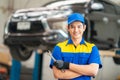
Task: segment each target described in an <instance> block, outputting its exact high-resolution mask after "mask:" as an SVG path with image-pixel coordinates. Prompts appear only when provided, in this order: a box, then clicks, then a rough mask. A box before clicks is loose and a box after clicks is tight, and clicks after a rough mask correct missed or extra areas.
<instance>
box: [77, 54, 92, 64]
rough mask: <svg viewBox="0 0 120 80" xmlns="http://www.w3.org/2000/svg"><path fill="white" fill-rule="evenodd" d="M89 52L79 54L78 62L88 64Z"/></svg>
mask: <svg viewBox="0 0 120 80" xmlns="http://www.w3.org/2000/svg"><path fill="white" fill-rule="evenodd" d="M89 56H90V55H89V54H80V55H79V57H78V64H88V60H89Z"/></svg>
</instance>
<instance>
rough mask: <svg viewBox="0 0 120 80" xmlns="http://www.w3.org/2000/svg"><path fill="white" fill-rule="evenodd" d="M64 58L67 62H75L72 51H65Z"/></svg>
mask: <svg viewBox="0 0 120 80" xmlns="http://www.w3.org/2000/svg"><path fill="white" fill-rule="evenodd" d="M62 59H63V60H64V61H65V62H73V59H74V55H73V54H70V53H67V54H66V53H64V54H63V55H62Z"/></svg>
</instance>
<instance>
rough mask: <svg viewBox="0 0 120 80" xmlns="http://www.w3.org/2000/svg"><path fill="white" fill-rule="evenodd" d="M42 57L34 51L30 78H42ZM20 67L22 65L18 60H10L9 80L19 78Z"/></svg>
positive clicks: (33, 79)
mask: <svg viewBox="0 0 120 80" xmlns="http://www.w3.org/2000/svg"><path fill="white" fill-rule="evenodd" d="M42 59H43V55H42V54H38V53H37V51H35V62H34V69H33V73H32V80H42ZM21 67H22V65H21V62H20V61H17V60H15V59H13V60H12V66H11V71H10V80H20V74H21Z"/></svg>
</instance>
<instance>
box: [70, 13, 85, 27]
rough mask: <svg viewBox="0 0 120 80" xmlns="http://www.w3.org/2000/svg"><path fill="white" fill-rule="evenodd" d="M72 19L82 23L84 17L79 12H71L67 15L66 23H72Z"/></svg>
mask: <svg viewBox="0 0 120 80" xmlns="http://www.w3.org/2000/svg"><path fill="white" fill-rule="evenodd" d="M74 21H80V22H82V23H85V19H84V17H83V15H82V14H80V13H73V14H71V15H69V16H68V25H69V24H71V23H73V22H74Z"/></svg>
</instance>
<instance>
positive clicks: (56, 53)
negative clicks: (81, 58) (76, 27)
mask: <svg viewBox="0 0 120 80" xmlns="http://www.w3.org/2000/svg"><path fill="white" fill-rule="evenodd" d="M52 56H53V57H54V58H55V59H56V60H62V57H61V49H60V47H59V46H55V47H54V49H53V51H52ZM53 63H54V61H53V59H52V58H51V61H50V65H49V66H50V68H52V66H53Z"/></svg>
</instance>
